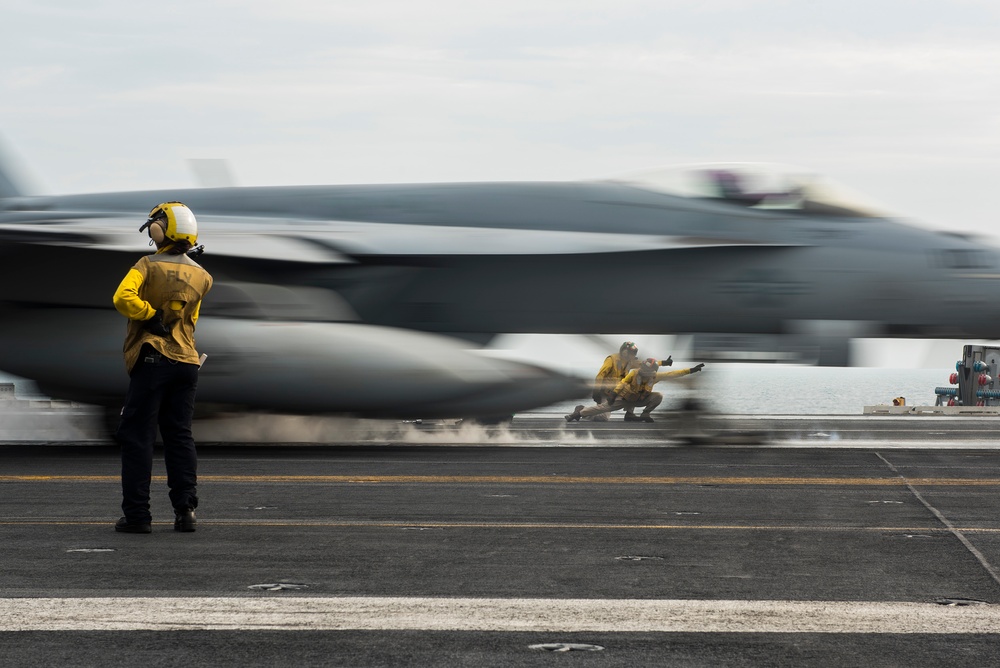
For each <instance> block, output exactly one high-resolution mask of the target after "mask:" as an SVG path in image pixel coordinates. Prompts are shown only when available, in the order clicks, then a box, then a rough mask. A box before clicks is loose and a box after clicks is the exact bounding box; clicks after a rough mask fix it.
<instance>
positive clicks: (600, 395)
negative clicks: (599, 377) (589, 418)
mask: <svg viewBox="0 0 1000 668" xmlns="http://www.w3.org/2000/svg"><path fill="white" fill-rule="evenodd" d="M593 397H594V403H595V404H599V403H601V401H603V400H604V393H603V392H594V394H593Z"/></svg>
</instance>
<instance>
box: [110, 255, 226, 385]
mask: <svg viewBox="0 0 1000 668" xmlns="http://www.w3.org/2000/svg"><path fill="white" fill-rule="evenodd" d="M211 288H212V276H211V275H210V274H209V273H208V272H207V271H205V270H204V269H203V268H202V267H201V265H199V264H198V263H197V262H195V261H194V260H192V259H191V258H189V257H188V256H187V255H185V254H184V253H181V254H179V255H171V254H169V253H157V254H156V255H148V256H146V257H144V258H142V259H140V260H139V261H138V262H136V264H135V266H134V267H132V269H131V270H130V271H129V273H128V275H127V276H126V277H125V279H124V280H123V281H122V283H121V285H119V286H118V291H117V292H115V299H114V302H115V308H116V309H118V311H119V312H120V313H121V314H122V315H124V316H126V317H127V318H128V319H129V320H128V327H127V329H126V332H125V345H124V349H123V350H124V353H125V368H126V370H127V371H128V372H129V373H130V374H131V373H132V367H133V366H135V363H136V361H137V360H138V359H139V350H140V348H142V346H143V344H146V343H148V344H149V345H151V346H152V347H153V348H155V349H156V350H158V351H159V352H160V353H162V354H163V355H164V356H165V357H169V358H170V359H172V360H176V361H178V362H184V363H186V364H198V358H199V355H198V351H197V350H196V349H195V342H194V328H195V323H196V322H197V321H198V314H199V311H200V308H201V300H202V298H203V297H204V296H205V295H206V294H207V293H208V291H209V290H210V289H211ZM157 310H162V312H163V324H164V325H165V326H166V328H167V329H168V330H170V336H157V335H155V334H153V333H151V332H148V331H146V329H145V327H144V325H145V324H146V322H145V321H146V320H149V319H150V318H152V317H153V315H154V314H155V312H156V311H157Z"/></svg>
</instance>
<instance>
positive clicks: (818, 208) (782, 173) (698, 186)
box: [614, 163, 886, 218]
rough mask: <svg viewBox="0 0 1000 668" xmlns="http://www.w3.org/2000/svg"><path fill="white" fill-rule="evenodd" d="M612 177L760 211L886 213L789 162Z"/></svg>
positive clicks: (718, 165) (689, 167)
mask: <svg viewBox="0 0 1000 668" xmlns="http://www.w3.org/2000/svg"><path fill="white" fill-rule="evenodd" d="M614 181H616V182H619V183H624V184H627V185H630V186H634V187H636V188H642V189H644V190H651V191H654V192H659V193H664V194H667V195H675V196H678V197H690V198H695V199H709V200H714V201H719V202H724V203H726V204H733V205H736V206H743V207H748V208H752V209H758V210H768V211H794V212H800V213H805V214H812V215H820V216H841V217H850V218H883V217H885V216H886V214H885V213H883V212H882V211H880V210H879V208H878V207H876V206H874V205H872V204H869V203H868V202H867V201H865V199H864V198H863V197H862V196H859V195H856V194H853V193H851V192H850V191H849V190H848V189H847V188H846V187H844V186H842V185H840V184H839V183H837V182H835V181H833V180H832V179H829V178H826V177H823V176H821V175H819V174H816V173H813V172H809V171H808V170H804V169H801V168H797V167H792V166H789V165H776V164H766V163H707V164H700V165H682V166H678V167H672V168H666V169H659V170H654V171H649V172H641V173H639V174H635V175H631V176H626V177H622V178H618V179H614Z"/></svg>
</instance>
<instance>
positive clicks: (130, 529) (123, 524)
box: [115, 517, 153, 533]
mask: <svg viewBox="0 0 1000 668" xmlns="http://www.w3.org/2000/svg"><path fill="white" fill-rule="evenodd" d="M115 531H117V532H118V533H153V527H152V526H151V525H150V523H149V522H129V521H128V520H127V519H126V518H124V517H123V518H121V519H120V520H118V521H117V522H115Z"/></svg>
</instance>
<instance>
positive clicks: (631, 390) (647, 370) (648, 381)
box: [566, 357, 705, 422]
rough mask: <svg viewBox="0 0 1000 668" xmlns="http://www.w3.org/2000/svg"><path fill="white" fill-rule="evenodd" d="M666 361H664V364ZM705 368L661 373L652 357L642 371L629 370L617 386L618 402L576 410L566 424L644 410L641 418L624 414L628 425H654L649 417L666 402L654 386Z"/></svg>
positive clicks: (700, 365) (640, 368)
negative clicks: (630, 423)
mask: <svg viewBox="0 0 1000 668" xmlns="http://www.w3.org/2000/svg"><path fill="white" fill-rule="evenodd" d="M664 361H665V360H664ZM704 366H705V365H704V364H696V365H695V366H693V367H691V368H690V369H677V370H676V371H658V369H659V368H660V361H659V360H656V359H654V358H652V357H650V358H648V359H646V360H643V362H642V363H641V364H640V365H639V368H637V369H632V370H630V371H629V372H628V373H627V374H625V377H624V378H622V380H621V381H620V382H619V383H618V385H616V386H615V390H614V393H615V398H614V400H613V401H612V402H611V403H607V404H599V405H597V406H590V407H588V408H584V407H583V406H577V407H576V408H575V409H574V410H573V412H572V413H570V414H569V415H567V416H566V421H567V422H575V421H577V420H579V419H580V418H585V417H593V416H595V415H600V414H606V413H610V412H612V411H617V410H620V409H622V408H625V409H627V410H629V411H630V410H632V409H635V408H637V407H639V406H642V407H643V410H642V415H635V414H631V415H630V414H629V413H628V412H626V413H625V421H626V422H652V421H653V416H652V415H650V413H652V412H653V409H654V408H656V407H657V406H659V405H660V402H661V401H663V395H662V394H660V393H659V392H653V385H655V384H656V383H658V382H659V381H661V380H665V379H667V378H680V377H681V376H687V375H689V374H692V373H698V372H699V371H701V370H702V368H704Z"/></svg>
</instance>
